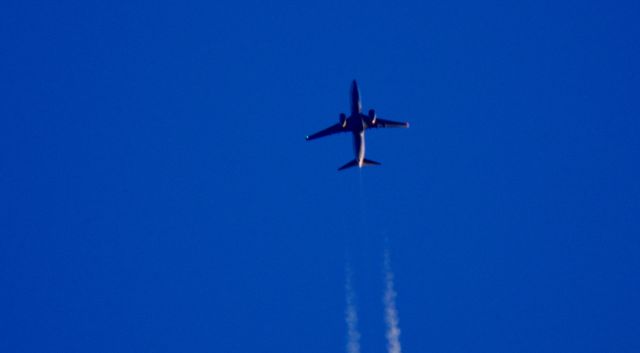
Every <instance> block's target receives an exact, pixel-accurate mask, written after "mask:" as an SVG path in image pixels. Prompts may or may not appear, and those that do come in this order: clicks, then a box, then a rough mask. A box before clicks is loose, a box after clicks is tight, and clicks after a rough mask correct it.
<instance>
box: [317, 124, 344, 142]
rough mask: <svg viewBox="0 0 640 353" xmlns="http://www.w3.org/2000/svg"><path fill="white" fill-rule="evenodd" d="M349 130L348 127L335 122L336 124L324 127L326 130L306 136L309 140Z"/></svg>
mask: <svg viewBox="0 0 640 353" xmlns="http://www.w3.org/2000/svg"><path fill="white" fill-rule="evenodd" d="M346 131H349V130H348V129H347V128H344V127H342V124H339V123H338V124H335V125H331V126H329V127H328V128H326V129H324V130H320V131H318V132H316V133H315V134H311V135H309V136H307V137H306V139H307V141H309V140H314V139H317V138H320V137H325V136H328V135H333V134H337V133H339V132H346Z"/></svg>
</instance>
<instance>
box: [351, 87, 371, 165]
mask: <svg viewBox="0 0 640 353" xmlns="http://www.w3.org/2000/svg"><path fill="white" fill-rule="evenodd" d="M364 118H365V116H364V115H363V114H362V102H361V101H360V92H359V90H358V84H357V83H356V81H353V85H352V86H351V115H350V116H349V117H348V118H347V128H348V129H349V130H351V132H352V134H353V152H354V154H355V156H356V161H357V162H358V167H362V165H363V164H364V151H365V145H364V130H366V128H367V123H366V121H365V120H364Z"/></svg>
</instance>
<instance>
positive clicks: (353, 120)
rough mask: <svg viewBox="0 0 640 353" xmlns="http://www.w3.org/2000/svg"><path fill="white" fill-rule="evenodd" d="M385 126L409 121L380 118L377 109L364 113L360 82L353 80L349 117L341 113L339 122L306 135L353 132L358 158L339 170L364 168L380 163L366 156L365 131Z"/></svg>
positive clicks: (315, 136) (401, 125) (406, 125)
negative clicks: (359, 87) (356, 167)
mask: <svg viewBox="0 0 640 353" xmlns="http://www.w3.org/2000/svg"><path fill="white" fill-rule="evenodd" d="M385 127H403V128H407V127H409V123H407V122H398V121H391V120H385V119H381V118H378V117H377V116H376V111H375V110H373V109H369V114H367V115H365V114H362V102H361V101H360V91H359V90H358V83H357V82H356V80H353V83H352V84H351V115H349V116H348V117H347V115H346V114H345V113H340V120H339V122H338V123H337V124H335V125H331V126H329V127H328V128H326V129H324V130H320V131H318V132H316V133H315V134H312V135H309V136H306V140H307V141H311V140H315V139H317V138H320V137H324V136H328V135H333V134H337V133H339V132H351V134H352V135H353V150H354V153H355V156H356V158H355V159H354V160H352V161H350V162H348V163H347V164H345V165H343V166H342V167H340V168H338V170H344V169H347V168H351V167H355V166H358V167H359V168H362V167H363V166H366V165H380V163H379V162H376V161H373V160H370V159H366V158H364V131H365V130H366V129H371V128H385Z"/></svg>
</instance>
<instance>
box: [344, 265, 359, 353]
mask: <svg viewBox="0 0 640 353" xmlns="http://www.w3.org/2000/svg"><path fill="white" fill-rule="evenodd" d="M345 272H346V279H345V283H344V287H345V292H346V300H347V308H346V309H345V312H344V320H345V322H346V323H347V353H360V331H358V312H357V311H356V304H355V299H356V298H355V296H356V295H355V292H354V290H353V284H352V283H351V277H352V276H353V273H352V271H351V266H349V264H347V266H346V270H345Z"/></svg>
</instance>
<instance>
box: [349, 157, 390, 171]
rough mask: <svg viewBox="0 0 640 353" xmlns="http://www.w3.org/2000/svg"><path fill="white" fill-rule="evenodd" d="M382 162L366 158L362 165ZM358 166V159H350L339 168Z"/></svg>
mask: <svg viewBox="0 0 640 353" xmlns="http://www.w3.org/2000/svg"><path fill="white" fill-rule="evenodd" d="M380 164H381V163H380V162H376V161H372V160H370V159H366V158H365V159H364V160H363V161H362V165H363V166H365V165H380ZM357 166H358V160H357V159H354V160H352V161H350V162H349V163H347V164H345V165H343V166H342V167H340V168H338V170H344V169H347V168H351V167H357Z"/></svg>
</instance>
